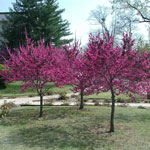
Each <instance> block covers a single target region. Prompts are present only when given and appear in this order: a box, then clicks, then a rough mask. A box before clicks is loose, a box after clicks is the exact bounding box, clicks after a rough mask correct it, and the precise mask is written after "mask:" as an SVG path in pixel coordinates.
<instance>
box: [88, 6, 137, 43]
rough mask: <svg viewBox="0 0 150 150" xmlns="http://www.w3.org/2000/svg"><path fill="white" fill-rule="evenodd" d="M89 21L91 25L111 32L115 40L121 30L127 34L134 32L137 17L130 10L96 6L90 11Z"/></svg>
mask: <svg viewBox="0 0 150 150" xmlns="http://www.w3.org/2000/svg"><path fill="white" fill-rule="evenodd" d="M112 6H113V5H112ZM89 21H90V23H91V24H93V25H99V30H101V32H103V33H104V32H109V34H112V35H113V36H114V38H115V40H116V41H117V40H118V39H120V37H121V36H122V34H123V32H126V33H128V34H131V33H133V32H134V30H135V29H136V23H137V18H136V17H135V16H133V15H132V12H131V11H130V10H128V11H125V10H122V11H119V10H118V9H116V8H115V7H111V6H110V7H108V6H98V7H97V8H96V9H95V10H92V11H91V13H90V16H89Z"/></svg>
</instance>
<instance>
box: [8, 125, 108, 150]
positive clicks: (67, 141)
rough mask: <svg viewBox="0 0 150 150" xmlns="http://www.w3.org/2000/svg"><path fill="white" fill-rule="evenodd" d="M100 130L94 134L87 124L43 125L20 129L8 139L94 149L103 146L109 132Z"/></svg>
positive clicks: (44, 146) (24, 143)
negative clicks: (74, 125) (82, 125)
mask: <svg viewBox="0 0 150 150" xmlns="http://www.w3.org/2000/svg"><path fill="white" fill-rule="evenodd" d="M101 130H102V131H101V133H97V134H96V133H93V132H92V131H91V130H90V129H89V128H88V126H86V128H85V127H73V126H71V127H63V126H55V127H54V126H50V125H45V126H43V127H32V128H24V129H20V130H18V132H17V134H16V135H12V137H10V141H12V142H14V143H16V144H17V143H18V144H20V143H21V144H23V145H26V146H27V147H43V148H52V149H55V148H59V149H64V150H66V149H69V150H71V149H73V148H75V149H78V150H85V149H90V150H94V149H95V148H100V147H103V146H104V140H106V138H107V137H109V136H110V134H109V133H106V132H105V131H103V130H104V129H103V128H101Z"/></svg>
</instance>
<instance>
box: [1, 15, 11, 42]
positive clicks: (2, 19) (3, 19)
mask: <svg viewBox="0 0 150 150" xmlns="http://www.w3.org/2000/svg"><path fill="white" fill-rule="evenodd" d="M9 14H10V12H0V31H2V25H3V24H5V23H6V22H5V19H6V16H7V15H9ZM1 39H2V37H1V36H0V40H1Z"/></svg>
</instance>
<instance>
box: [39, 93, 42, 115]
mask: <svg viewBox="0 0 150 150" xmlns="http://www.w3.org/2000/svg"><path fill="white" fill-rule="evenodd" d="M42 114H43V96H42V95H40V115H39V117H42Z"/></svg>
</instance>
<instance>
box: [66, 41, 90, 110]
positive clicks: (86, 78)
mask: <svg viewBox="0 0 150 150" xmlns="http://www.w3.org/2000/svg"><path fill="white" fill-rule="evenodd" d="M64 55H65V58H66V63H65V68H66V66H67V68H68V71H67V72H66V73H67V74H66V80H64V82H63V84H70V85H72V84H73V89H72V90H73V91H74V92H79V93H80V106H79V109H83V108H84V99H83V96H84V93H86V92H87V89H88V87H89V86H90V81H91V80H90V79H91V75H90V72H89V71H88V69H89V68H88V65H87V59H86V57H85V56H84V53H83V51H82V49H81V47H80V45H79V43H78V42H75V44H74V45H73V46H71V45H69V46H65V47H64Z"/></svg>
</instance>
